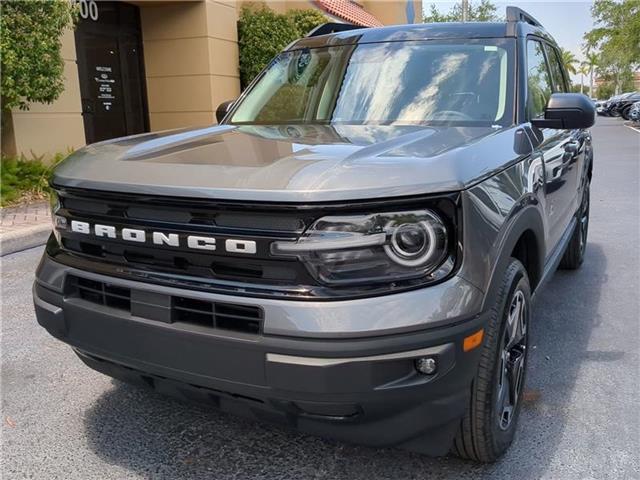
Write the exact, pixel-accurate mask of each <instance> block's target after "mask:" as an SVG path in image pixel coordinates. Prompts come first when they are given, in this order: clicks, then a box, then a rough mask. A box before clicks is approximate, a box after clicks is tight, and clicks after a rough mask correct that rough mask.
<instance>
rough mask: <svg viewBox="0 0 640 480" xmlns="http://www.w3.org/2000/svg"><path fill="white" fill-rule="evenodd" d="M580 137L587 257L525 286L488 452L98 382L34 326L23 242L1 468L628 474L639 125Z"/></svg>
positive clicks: (224, 473) (57, 473) (13, 294)
mask: <svg viewBox="0 0 640 480" xmlns="http://www.w3.org/2000/svg"><path fill="white" fill-rule="evenodd" d="M594 138H595V144H596V145H595V146H596V152H597V160H596V162H597V163H596V166H595V172H594V182H593V187H592V212H591V214H592V217H591V231H590V242H589V246H588V251H587V260H586V262H585V264H584V266H583V268H582V269H581V270H580V271H579V272H574V273H567V272H558V273H557V274H556V275H555V277H554V279H553V280H552V281H551V283H550V284H549V285H548V288H547V289H546V290H545V291H544V293H543V294H542V295H541V296H540V297H539V302H538V304H537V308H536V317H535V318H536V323H535V325H534V332H533V344H534V345H535V349H534V350H533V354H532V359H531V364H530V366H531V370H530V374H529V378H528V391H527V394H526V396H527V403H526V405H525V408H524V410H523V415H522V418H521V424H520V430H519V435H518V438H517V441H516V442H515V444H514V445H513V447H512V449H511V450H510V451H509V453H508V454H507V455H506V456H505V457H504V458H503V459H502V460H501V461H500V462H498V463H496V464H495V465H491V466H477V465H474V464H470V463H465V462H462V461H459V460H457V459H455V458H445V459H429V458H424V457H421V456H419V455H416V454H410V453H406V452H401V451H395V450H374V449H369V448H362V447H357V446H350V445H345V444H342V443H337V442H332V441H325V440H321V439H318V438H314V437H308V436H303V435H299V434H297V433H294V432H290V431H287V430H283V429H281V428H278V427H274V426H271V425H264V424H256V423H252V422H249V421H246V420H242V419H238V418H234V417H232V416H228V415H225V414H222V413H219V412H216V411H211V410H209V409H206V408H203V407H200V406H191V405H185V404H182V403H179V402H177V401H174V400H171V399H167V398H164V397H162V396H160V395H157V394H154V393H152V392H148V391H144V390H139V389H137V388H134V387H131V386H128V385H125V384H122V383H119V382H116V381H112V380H110V379H109V378H107V377H104V376H102V375H100V374H98V373H95V372H93V371H91V370H89V369H87V368H86V367H84V366H83V365H82V364H81V362H80V361H79V360H78V359H77V358H76V357H75V356H74V354H73V353H72V352H71V350H70V349H69V348H68V347H66V346H65V345H63V344H61V343H59V342H57V341H56V340H54V339H53V338H51V337H49V336H48V335H47V334H46V333H45V332H44V331H43V330H42V329H41V328H39V327H38V326H37V324H36V322H35V318H34V315H33V308H32V306H31V292H30V287H31V282H32V279H33V271H34V269H35V266H36V264H37V262H38V258H39V256H40V254H41V249H35V250H29V251H25V252H23V253H19V254H14V255H11V256H8V257H4V259H3V273H2V290H3V299H2V433H3V438H2V440H3V443H2V467H1V468H2V473H3V478H5V479H7V480H8V479H18V478H37V479H125V478H167V479H174V478H175V479H178V478H193V479H205V478H212V479H232V478H237V479H253V478H265V479H266V478H269V479H312V478H313V479H316V478H317V479H331V480H334V479H335V480H338V479H349V480H356V479H367V480H369V479H376V478H389V479H405V478H420V479H444V478H447V479H456V480H459V479H466V478H473V479H481V478H500V479H519V480H526V479H540V478H548V479H554V480H556V479H590V478H593V479H605V478H606V479H611V480H613V479H615V480H622V479H638V478H640V463H639V460H638V445H639V444H640V429H639V423H640V411H639V407H640V392H639V388H640V380H639V378H638V377H639V372H640V362H639V358H638V357H639V350H640V348H639V345H640V334H639V323H640V322H639V315H640V301H639V298H640V283H639V277H640V261H639V251H640V248H639V246H640V224H639V219H640V194H639V179H640V166H639V165H640V158H639V156H640V155H639V153H638V152H640V133H638V132H635V131H633V130H631V129H628V128H624V127H623V126H622V122H621V121H620V120H617V119H600V120H599V122H598V125H597V127H596V128H595V129H594Z"/></svg>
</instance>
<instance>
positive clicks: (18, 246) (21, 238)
mask: <svg viewBox="0 0 640 480" xmlns="http://www.w3.org/2000/svg"><path fill="white" fill-rule="evenodd" d="M50 233H51V224H50V223H48V222H47V223H42V224H38V225H33V226H30V227H26V228H23V229H20V231H17V232H8V233H3V234H2V235H0V257H4V256H5V255H10V254H12V253H16V252H21V251H22V250H27V249H28V248H33V247H38V246H40V245H44V244H45V243H46V241H47V238H49V234H50Z"/></svg>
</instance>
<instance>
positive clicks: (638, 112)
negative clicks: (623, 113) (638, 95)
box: [629, 101, 640, 122]
mask: <svg viewBox="0 0 640 480" xmlns="http://www.w3.org/2000/svg"><path fill="white" fill-rule="evenodd" d="M629 119H630V120H632V121H633V122H640V101H638V102H636V103H634V104H633V105H631V108H630V109H629Z"/></svg>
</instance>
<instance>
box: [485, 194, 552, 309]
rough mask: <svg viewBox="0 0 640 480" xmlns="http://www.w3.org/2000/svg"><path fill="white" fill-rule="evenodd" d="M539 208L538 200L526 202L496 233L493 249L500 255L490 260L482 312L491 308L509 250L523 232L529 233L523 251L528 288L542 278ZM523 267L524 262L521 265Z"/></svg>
mask: <svg viewBox="0 0 640 480" xmlns="http://www.w3.org/2000/svg"><path fill="white" fill-rule="evenodd" d="M541 208H542V207H541V206H540V204H539V203H538V202H535V203H530V204H528V205H527V206H525V207H524V208H523V209H521V210H519V211H518V212H517V213H516V214H514V215H512V216H511V218H510V219H509V220H507V221H506V222H505V225H504V227H503V228H502V230H501V232H500V233H499V240H498V242H497V245H498V247H497V250H498V251H499V252H500V254H499V255H498V256H497V259H496V261H495V263H494V267H493V270H492V272H491V277H490V279H489V282H488V285H489V286H488V288H487V291H486V294H485V296H484V302H483V305H482V311H487V310H489V309H490V308H492V307H493V305H494V302H495V299H496V297H497V295H498V293H499V292H498V289H499V288H500V285H501V283H502V278H503V276H504V272H505V271H506V269H507V266H508V265H509V262H510V259H511V253H512V252H513V249H514V248H515V246H516V244H517V243H518V240H520V238H521V237H522V235H524V234H525V232H528V231H529V232H531V234H530V235H532V237H531V239H532V240H533V242H532V245H530V248H529V250H530V251H528V252H527V254H528V255H530V257H529V258H530V260H529V262H528V263H529V265H528V267H529V268H528V273H529V282H530V284H531V291H532V292H534V291H535V288H536V286H537V285H538V283H539V281H540V280H541V279H542V276H543V272H544V265H545V255H546V252H545V243H546V240H545V228H544V222H543V220H542V213H541V211H540V209H541ZM525 267H527V265H525Z"/></svg>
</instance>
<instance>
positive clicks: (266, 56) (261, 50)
mask: <svg viewBox="0 0 640 480" xmlns="http://www.w3.org/2000/svg"><path fill="white" fill-rule="evenodd" d="M326 22H327V19H326V18H325V16H324V15H322V14H321V13H320V12H319V11H317V10H289V11H288V12H287V13H286V14H279V13H276V12H274V11H273V10H271V9H270V8H269V7H267V6H261V7H255V6H245V7H244V8H243V9H242V11H241V13H240V19H239V20H238V44H239V47H240V82H241V83H242V88H243V89H244V88H245V87H246V86H247V85H249V83H250V82H251V80H253V79H254V78H255V76H256V75H258V73H260V71H261V70H262V69H263V68H264V67H266V66H267V64H268V63H269V62H270V61H271V59H273V57H275V56H276V55H277V54H278V53H280V52H281V51H282V49H283V48H284V47H286V46H287V45H288V44H289V43H291V42H292V41H294V40H296V39H298V38H300V37H303V36H304V35H306V34H307V33H308V32H309V31H310V30H311V29H313V28H314V27H316V26H318V25H321V24H323V23H326Z"/></svg>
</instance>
